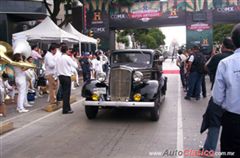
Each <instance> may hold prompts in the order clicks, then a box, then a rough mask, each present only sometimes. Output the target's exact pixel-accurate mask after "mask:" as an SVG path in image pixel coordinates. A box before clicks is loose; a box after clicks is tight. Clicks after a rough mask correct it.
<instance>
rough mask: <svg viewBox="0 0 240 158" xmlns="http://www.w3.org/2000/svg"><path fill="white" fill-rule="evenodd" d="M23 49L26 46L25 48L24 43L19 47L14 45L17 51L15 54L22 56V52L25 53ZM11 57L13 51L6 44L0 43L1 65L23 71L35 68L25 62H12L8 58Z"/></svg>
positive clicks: (33, 65)
mask: <svg viewBox="0 0 240 158" xmlns="http://www.w3.org/2000/svg"><path fill="white" fill-rule="evenodd" d="M24 47H27V46H25V44H24V43H21V45H16V48H17V49H18V52H17V53H20V54H22V55H24V52H23V51H25V50H24V49H25V48H24ZM19 48H20V49H22V51H21V50H19ZM30 50H31V49H30ZM12 55H13V49H12V47H11V45H10V44H8V43H6V42H3V41H0V62H1V63H3V64H10V65H13V66H17V67H20V68H23V69H28V68H36V65H35V64H32V63H27V62H23V61H22V62H16V61H13V60H12V59H11V58H10V56H12Z"/></svg>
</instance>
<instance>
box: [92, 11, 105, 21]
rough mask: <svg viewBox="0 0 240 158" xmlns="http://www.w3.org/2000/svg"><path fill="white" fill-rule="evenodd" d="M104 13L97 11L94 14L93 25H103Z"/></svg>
mask: <svg viewBox="0 0 240 158" xmlns="http://www.w3.org/2000/svg"><path fill="white" fill-rule="evenodd" d="M102 23H103V21H102V13H101V12H100V11H95V12H94V13H93V20H92V24H102Z"/></svg>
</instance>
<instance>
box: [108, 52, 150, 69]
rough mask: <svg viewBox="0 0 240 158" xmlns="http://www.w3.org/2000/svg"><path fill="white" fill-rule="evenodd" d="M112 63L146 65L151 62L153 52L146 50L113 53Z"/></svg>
mask: <svg viewBox="0 0 240 158" xmlns="http://www.w3.org/2000/svg"><path fill="white" fill-rule="evenodd" d="M111 64H112V65H129V66H135V67H146V66H149V65H150V64H151V54H150V53H149V52H144V51H139V52H136V51H134V52H118V53H113V54H112V56H111Z"/></svg>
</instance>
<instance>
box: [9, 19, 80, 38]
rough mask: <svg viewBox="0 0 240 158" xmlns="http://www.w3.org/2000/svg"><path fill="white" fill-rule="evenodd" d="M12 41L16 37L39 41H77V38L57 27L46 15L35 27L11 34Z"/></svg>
mask: <svg viewBox="0 0 240 158" xmlns="http://www.w3.org/2000/svg"><path fill="white" fill-rule="evenodd" d="M12 38H13V43H14V41H16V40H18V39H25V40H28V41H34V40H40V41H41V42H53V41H54V42H69V43H79V38H78V37H76V36H74V35H73V34H70V33H68V32H66V31H64V30H62V29H61V28H59V27H58V26H57V25H56V24H55V23H54V22H53V21H52V20H51V19H50V18H49V17H46V18H45V19H44V20H43V21H42V22H41V23H40V24H38V25H37V26H36V27H34V28H32V29H29V30H27V31H23V32H19V33H15V34H13V35H12Z"/></svg>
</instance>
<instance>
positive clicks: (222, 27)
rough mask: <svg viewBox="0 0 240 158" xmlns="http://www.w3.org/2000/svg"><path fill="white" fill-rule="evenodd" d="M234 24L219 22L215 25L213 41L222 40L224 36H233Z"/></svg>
mask: <svg viewBox="0 0 240 158" xmlns="http://www.w3.org/2000/svg"><path fill="white" fill-rule="evenodd" d="M233 26H234V24H217V25H214V26H213V41H214V42H220V43H221V42H222V40H223V38H224V37H227V36H231V31H232V29H233Z"/></svg>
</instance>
